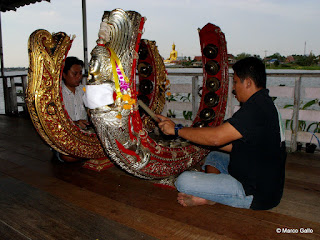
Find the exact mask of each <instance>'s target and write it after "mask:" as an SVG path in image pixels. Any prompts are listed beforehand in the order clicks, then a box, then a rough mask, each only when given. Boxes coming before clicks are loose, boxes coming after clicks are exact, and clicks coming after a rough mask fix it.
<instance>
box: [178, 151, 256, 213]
mask: <svg viewBox="0 0 320 240" xmlns="http://www.w3.org/2000/svg"><path fill="white" fill-rule="evenodd" d="M229 161H230V157H229V154H226V153H222V152H211V153H210V154H209V155H208V156H207V158H206V160H205V163H204V165H203V166H202V167H203V169H205V166H206V165H210V166H213V167H215V168H217V169H218V170H219V171H220V174H215V173H204V172H195V171H185V172H183V173H181V174H180V176H179V177H178V178H177V180H176V182H175V185H176V187H177V189H178V191H179V192H183V193H186V194H189V195H193V196H196V197H200V198H204V199H207V200H210V201H213V202H217V203H221V204H224V205H228V206H232V207H237V208H247V209H248V208H250V205H251V203H252V200H253V196H252V195H250V196H246V194H245V191H244V189H243V186H242V184H241V183H240V182H239V181H238V180H236V179H235V178H234V177H232V176H231V175H230V174H229V173H228V165H229Z"/></svg>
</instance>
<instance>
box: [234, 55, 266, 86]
mask: <svg viewBox="0 0 320 240" xmlns="http://www.w3.org/2000/svg"><path fill="white" fill-rule="evenodd" d="M232 68H233V71H234V73H235V74H237V76H238V77H239V78H240V81H241V82H243V81H244V80H245V79H246V78H248V77H249V78H251V79H252V80H253V81H254V83H255V85H256V87H257V88H261V87H262V88H266V85H267V76H266V68H265V66H264V64H263V62H262V61H261V60H260V59H258V58H255V57H247V58H244V59H241V60H239V61H237V62H236V63H235V64H234V65H233V66H232Z"/></svg>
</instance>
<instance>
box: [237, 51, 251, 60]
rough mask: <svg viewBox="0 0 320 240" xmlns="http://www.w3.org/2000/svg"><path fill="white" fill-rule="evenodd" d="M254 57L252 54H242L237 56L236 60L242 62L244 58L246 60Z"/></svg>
mask: <svg viewBox="0 0 320 240" xmlns="http://www.w3.org/2000/svg"><path fill="white" fill-rule="evenodd" d="M251 56H252V55H251V54H249V53H244V52H243V53H240V54H238V55H237V56H236V60H241V59H244V58H246V57H251Z"/></svg>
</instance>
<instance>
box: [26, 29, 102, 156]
mask: <svg viewBox="0 0 320 240" xmlns="http://www.w3.org/2000/svg"><path fill="white" fill-rule="evenodd" d="M71 44H72V39H70V37H69V36H67V35H66V34H65V33H62V32H60V33H56V34H53V35H51V34H50V33H49V32H48V31H46V30H37V31H35V32H33V33H32V34H31V36H30V38H29V42H28V51H29V71H28V88H27V92H26V103H27V106H28V111H29V113H30V116H31V119H32V121H33V124H34V126H35V128H36V129H37V131H38V133H39V134H40V136H41V137H42V138H43V139H44V140H45V142H46V143H48V144H49V145H50V146H51V147H52V148H54V149H55V150H56V151H58V152H60V153H62V154H65V155H70V156H73V157H80V158H95V159H98V158H104V159H105V158H106V154H105V152H104V150H103V148H102V146H101V143H100V141H99V140H98V138H97V135H96V134H95V133H90V132H86V131H84V130H81V129H80V128H79V127H78V126H76V125H75V124H74V123H73V121H72V120H71V118H70V117H69V115H68V113H67V111H66V110H65V109H64V105H63V99H62V94H61V91H60V79H61V76H62V71H63V63H64V59H65V57H66V55H67V53H68V51H69V49H70V47H71Z"/></svg>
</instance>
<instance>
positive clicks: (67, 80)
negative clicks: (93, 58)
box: [61, 57, 89, 129]
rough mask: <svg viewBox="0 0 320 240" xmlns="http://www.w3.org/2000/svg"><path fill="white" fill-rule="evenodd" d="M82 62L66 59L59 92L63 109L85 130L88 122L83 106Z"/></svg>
mask: <svg viewBox="0 0 320 240" xmlns="http://www.w3.org/2000/svg"><path fill="white" fill-rule="evenodd" d="M82 68H83V61H81V60H79V59H78V58H76V57H67V58H66V61H65V65H64V68H63V74H62V80H63V81H62V82H61V90H62V97H63V103H64V106H65V109H66V110H67V112H68V114H69V116H70V118H71V119H72V121H74V123H75V124H76V125H77V126H79V127H80V128H81V129H85V128H86V127H87V125H89V122H88V116H87V112H86V109H85V107H84V105H83V100H82V96H83V94H84V91H83V85H81V84H80V83H81V81H82Z"/></svg>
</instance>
